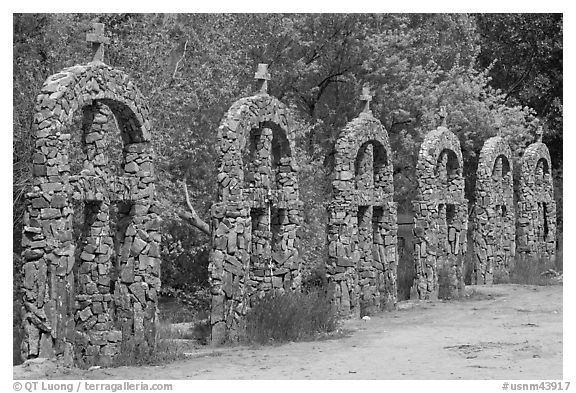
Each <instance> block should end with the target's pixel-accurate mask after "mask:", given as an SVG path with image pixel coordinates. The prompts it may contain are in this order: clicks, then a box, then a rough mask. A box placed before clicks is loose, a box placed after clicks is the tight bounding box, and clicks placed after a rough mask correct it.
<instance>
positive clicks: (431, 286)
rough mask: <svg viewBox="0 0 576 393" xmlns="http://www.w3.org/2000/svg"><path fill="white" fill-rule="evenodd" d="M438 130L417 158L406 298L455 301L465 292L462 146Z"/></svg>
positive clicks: (465, 213) (448, 133)
mask: <svg viewBox="0 0 576 393" xmlns="http://www.w3.org/2000/svg"><path fill="white" fill-rule="evenodd" d="M440 116H441V118H442V125H441V126H440V127H438V128H437V129H435V130H432V131H430V132H428V134H426V136H425V137H424V141H423V142H422V145H421V146H420V151H419V153H418V163H417V165H416V176H417V181H418V187H417V194H416V198H417V199H416V200H414V201H412V206H413V210H414V236H415V239H414V242H415V244H414V261H415V271H416V275H415V279H414V284H413V286H412V288H411V292H410V297H411V298H413V299H436V298H438V297H441V298H454V297H459V296H460V295H462V294H463V292H464V279H463V261H464V256H465V254H466V242H467V239H466V232H467V229H468V201H467V200H466V199H465V198H464V178H463V176H462V169H463V168H462V152H461V150H460V142H459V141H458V138H457V137H456V135H454V133H452V132H451V131H450V130H449V129H448V128H447V127H446V111H445V109H444V108H442V111H441V113H440Z"/></svg>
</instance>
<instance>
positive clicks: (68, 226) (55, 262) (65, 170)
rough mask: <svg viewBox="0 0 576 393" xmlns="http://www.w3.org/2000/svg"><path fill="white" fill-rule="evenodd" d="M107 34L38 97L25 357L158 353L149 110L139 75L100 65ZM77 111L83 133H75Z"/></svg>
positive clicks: (91, 360) (26, 235)
mask: <svg viewBox="0 0 576 393" xmlns="http://www.w3.org/2000/svg"><path fill="white" fill-rule="evenodd" d="M98 32H99V33H98ZM102 32H103V26H101V25H99V24H96V33H89V34H88V37H87V38H88V41H89V42H93V43H96V45H95V52H96V55H95V58H94V60H93V61H92V62H90V63H88V64H84V65H76V66H73V67H70V68H66V69H64V70H62V71H60V72H59V73H57V74H55V75H52V76H50V77H48V79H47V80H46V81H45V82H44V84H43V86H42V88H41V91H40V94H39V95H38V97H37V99H36V106H35V112H36V114H35V116H34V122H33V126H32V134H33V138H34V143H35V150H34V154H33V157H32V160H33V177H32V184H31V191H30V192H29V193H28V194H27V202H26V203H27V211H26V213H25V217H24V229H23V240H22V241H23V248H24V251H23V258H24V264H23V270H24V272H23V273H24V284H23V286H24V288H23V289H24V293H25V295H24V306H23V325H24V332H25V337H24V340H23V342H22V347H21V349H22V356H23V358H24V359H30V358H36V357H46V358H54V357H59V356H63V357H64V360H65V361H66V362H67V363H68V364H70V363H72V362H73V361H74V362H75V363H76V364H77V365H80V366H87V365H93V364H98V365H109V364H111V362H112V361H113V359H114V357H115V356H116V355H118V354H119V353H120V352H121V351H122V348H124V347H125V346H126V345H130V346H132V345H137V346H141V347H143V348H150V349H151V348H154V346H155V336H156V323H157V304H156V303H157V293H158V291H159V289H160V221H159V215H158V213H159V212H158V208H157V207H156V205H155V200H154V198H155V186H154V178H155V174H154V164H153V152H152V146H151V143H150V137H151V135H150V131H151V127H150V122H149V120H148V117H149V109H148V104H147V102H146V99H145V98H144V96H143V95H142V94H141V93H140V91H139V90H138V88H137V87H136V85H135V84H134V82H133V81H132V80H131V79H130V77H129V76H128V75H127V74H126V73H124V72H123V71H121V70H119V69H115V68H113V67H110V66H108V65H106V64H104V63H103V62H102V61H101V60H102V59H103V54H104V52H103V51H104V49H103V47H102V43H103V42H106V40H105V39H102V34H101V33H102ZM97 33H98V34H97ZM99 37H100V38H99ZM75 114H76V115H80V116H81V117H82V126H81V129H72V127H73V118H74V115H75ZM114 123H116V124H117V125H118V129H119V131H120V132H119V134H120V135H112V132H111V131H110V130H111V128H113V127H112V125H114ZM74 133H79V134H81V135H80V138H81V141H82V142H81V144H82V152H81V158H80V162H79V163H75V162H72V161H73V160H72V159H71V149H72V146H71V140H73V139H74V138H73V136H74ZM114 138H118V139H119V138H121V140H122V142H120V143H121V144H122V145H123V153H122V158H121V170H120V173H119V174H118V173H113V172H112V170H111V165H110V163H109V161H110V160H109V156H108V151H109V146H110V144H111V143H114ZM74 167H80V168H81V169H80V170H79V171H78V172H75V171H74V170H73V169H71V168H74ZM112 207H114V211H115V212H117V213H116V214H115V215H116V216H117V222H116V223H111V221H112V220H111V210H112ZM79 210H80V211H79ZM75 213H76V214H75ZM75 216H81V217H82V219H81V221H82V222H81V225H80V226H79V232H75V231H74V227H75V226H77V225H75V219H74V217H75ZM113 228H115V230H113Z"/></svg>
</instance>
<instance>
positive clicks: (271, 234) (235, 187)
mask: <svg viewBox="0 0 576 393" xmlns="http://www.w3.org/2000/svg"><path fill="white" fill-rule="evenodd" d="M216 150H217V154H218V178H217V181H218V202H217V203H216V204H214V206H213V207H212V224H211V225H212V244H213V245H212V253H211V256H210V266H209V270H210V285H211V291H212V292H211V293H212V306H211V307H212V312H211V321H210V322H211V326H212V342H213V343H215V344H219V343H223V342H226V341H237V340H238V338H239V335H240V334H241V331H242V329H243V324H244V322H243V318H244V316H245V314H246V311H247V309H248V308H249V307H250V306H251V305H253V304H254V302H255V301H256V300H257V299H259V298H261V297H262V296H264V294H265V293H266V292H268V291H270V290H278V291H284V290H296V289H299V287H300V281H301V277H300V260H299V257H298V249H297V236H296V231H297V229H298V226H299V223H300V211H301V202H300V200H299V192H298V180H297V171H298V166H297V164H296V160H295V158H294V156H293V152H294V130H293V127H292V125H291V120H290V118H289V116H288V111H287V108H286V106H285V105H284V104H282V103H281V102H280V101H278V100H277V99H275V98H274V97H271V96H269V95H268V94H266V93H261V94H258V95H256V96H252V97H247V98H243V99H240V100H238V101H236V102H235V103H234V104H233V105H232V106H231V107H230V109H229V110H228V112H227V113H226V115H225V116H224V118H223V119H222V122H221V124H220V127H219V129H218V142H217V147H216Z"/></svg>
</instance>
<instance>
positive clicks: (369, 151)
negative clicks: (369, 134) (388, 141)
mask: <svg viewBox="0 0 576 393" xmlns="http://www.w3.org/2000/svg"><path fill="white" fill-rule="evenodd" d="M354 174H355V179H356V189H357V190H370V189H383V190H385V191H386V192H389V191H390V189H391V188H392V187H393V185H392V184H391V182H389V175H390V174H389V173H388V153H387V152H386V149H385V148H384V146H382V144H381V143H380V142H378V141H373V140H372V141H368V142H365V143H363V144H362V145H361V146H360V148H359V149H358V154H357V155H356V160H355V161H354Z"/></svg>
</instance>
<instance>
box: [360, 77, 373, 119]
mask: <svg viewBox="0 0 576 393" xmlns="http://www.w3.org/2000/svg"><path fill="white" fill-rule="evenodd" d="M360 100H361V101H363V102H364V109H362V113H371V112H372V111H371V110H370V101H372V94H371V92H370V85H369V84H368V83H365V84H364V86H362V95H361V96H360Z"/></svg>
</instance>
